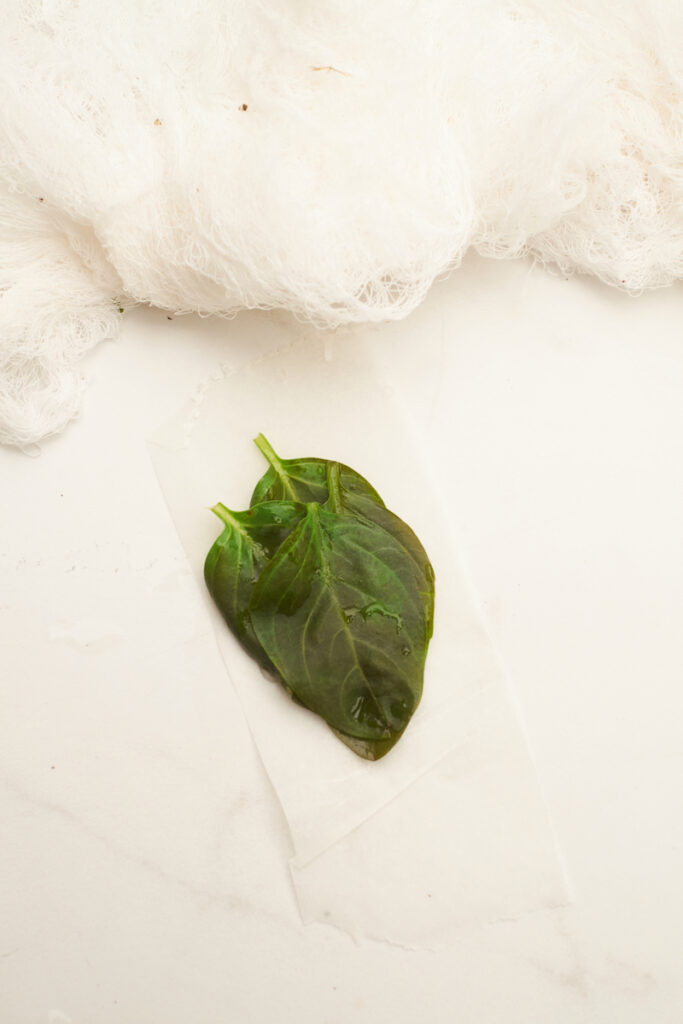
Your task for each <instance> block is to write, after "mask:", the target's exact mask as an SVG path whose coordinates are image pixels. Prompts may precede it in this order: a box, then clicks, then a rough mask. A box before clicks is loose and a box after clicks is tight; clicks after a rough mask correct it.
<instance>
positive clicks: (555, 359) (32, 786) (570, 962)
mask: <svg viewBox="0 0 683 1024" xmlns="http://www.w3.org/2000/svg"><path fill="white" fill-rule="evenodd" d="M682 314H683V291H682V290H681V286H677V287H675V288H672V289H669V290H666V291H662V292H658V293H654V294H648V295H645V296H643V297H641V298H639V299H637V300H634V299H631V298H628V297H625V296H623V295H620V294H618V293H616V292H614V291H611V290H609V289H607V288H604V287H603V286H601V285H599V284H597V283H595V282H593V281H591V280H587V279H573V280H570V281H566V280H565V279H564V278H562V277H552V276H550V275H549V274H547V273H546V272H544V271H543V270H541V269H540V268H532V267H530V266H529V265H527V264H525V263H509V264H508V263H505V264H504V263H493V262H486V263H484V262H482V261H480V260H478V259H474V258H472V259H469V260H468V261H467V262H466V264H465V265H464V267H463V268H461V269H460V270H458V271H457V272H455V273H454V274H452V275H451V277H450V278H449V279H448V280H446V281H443V282H441V283H440V284H438V285H437V286H435V287H434V289H433V290H432V292H431V294H430V296H429V297H428V299H427V300H426V302H425V304H424V305H423V306H422V307H421V309H419V310H418V311H417V312H416V313H415V314H413V316H412V317H410V318H409V319H408V320H407V321H405V322H403V323H400V324H394V325H386V326H383V327H378V328H376V329H374V331H373V332H370V333H371V334H373V335H376V337H377V339H378V351H379V353H380V357H381V358H382V359H384V360H385V363H386V372H387V373H388V374H389V375H393V377H394V379H395V387H396V390H397V392H398V393H399V394H400V395H401V396H402V399H403V400H404V401H408V402H410V403H411V404H412V406H413V407H414V410H415V412H416V413H417V415H418V416H419V417H420V418H421V422H424V423H425V426H426V428H427V429H428V430H431V431H434V432H436V431H439V432H440V436H441V437H442V438H443V437H444V436H447V437H448V443H449V452H450V456H449V464H448V466H447V467H446V469H445V471H446V472H447V473H448V474H449V480H450V483H451V487H450V489H451V492H452V493H455V494H457V501H456V502H454V506H453V508H452V510H449V514H452V516H453V520H454V522H455V523H456V524H457V530H458V533H459V535H460V537H461V538H462V543H463V547H464V552H465V555H466V558H467V562H468V567H469V571H470V575H471V577H472V580H473V582H474V585H475V588H476V590H477V593H478V595H479V598H480V601H481V605H482V608H483V609H484V613H485V616H486V619H487V623H488V625H489V628H490V631H491V634H492V637H493V639H494V641H495V643H496V645H497V647H498V650H499V651H500V653H501V655H502V658H503V660H504V662H505V664H506V666H507V668H508V671H509V674H510V676H511V679H512V682H513V685H514V688H515V692H516V694H517V697H518V700H519V704H520V706H521V709H522V713H523V717H524V720H525V723H526V730H527V734H528V739H529V744H530V747H531V750H532V752H533V755H534V758H535V761H536V765H537V769H538V774H539V778H540V782H541V785H542V789H543V792H544V795H545V799H546V801H547V804H548V807H549V810H550V813H551V816H552V820H553V823H554V826H555V830H556V834H557V838H558V841H559V844H560V847H561V849H562V851H563V856H564V860H565V862H566V866H567V870H568V873H569V877H570V879H571V885H572V894H573V902H572V904H571V905H570V906H568V907H564V908H561V909H559V910H548V911H541V912H538V913H535V914H529V915H526V916H524V917H522V918H520V919H517V920H510V921H503V922H499V923H496V924H490V925H487V926H485V927H481V928H478V929H474V930H472V931H469V932H466V933H463V934H462V936H461V937H460V938H459V939H458V940H457V942H454V943H453V944H452V945H451V946H450V947H449V948H447V949H440V950H438V951H436V952H435V951H430V950H407V949H404V948H400V947H398V946H395V945H391V944H388V943H383V942H379V941H361V942H354V941H353V940H352V939H351V938H350V937H349V936H348V935H347V934H346V933H344V932H343V931H341V930H338V929H336V928H333V927H330V926H326V925H324V924H311V925H303V924H302V923H301V919H300V916H299V910H298V907H297V903H296V900H295V897H294V892H293V888H292V882H291V877H290V874H289V869H288V864H287V862H288V859H289V857H290V856H291V842H290V838H289V834H288V831H287V827H286V824H285V821H284V818H283V815H282V811H281V809H280V805H279V803H278V801H277V799H276V797H275V794H274V792H273V789H272V787H271V785H270V782H269V779H268V777H267V776H266V774H265V771H264V769H263V767H262V764H261V761H260V759H259V756H258V754H257V752H256V748H255V746H254V743H253V741H252V738H251V735H250V732H249V729H248V727H247V724H246V722H245V719H244V715H243V712H242V708H241V706H240V704H239V702H238V700H237V697H236V694H235V692H234V690H233V688H232V685H231V682H230V680H229V678H228V676H227V674H226V670H225V667H224V664H223V661H222V660H221V657H220V655H219V653H218V649H217V647H216V642H215V637H214V633H213V627H212V624H211V620H210V618H209V616H208V615H207V610H206V605H205V601H204V597H203V595H202V594H201V593H200V591H199V588H198V587H197V584H196V582H195V578H194V576H193V575H192V573H191V571H190V568H189V565H188V562H187V559H186V556H185V552H184V550H183V548H182V546H181V543H180V541H179V539H178V536H177V534H176V532H175V529H174V526H173V524H172V522H171V519H170V516H169V512H168V509H167V506H166V504H165V501H164V499H163V497H162V495H161V492H160V489H159V486H158V484H157V480H156V478H155V475H154V473H153V471H152V468H151V462H150V457H149V453H148V450H147V447H146V444H145V438H146V437H147V436H148V435H149V434H151V433H152V431H153V430H154V429H155V428H156V427H157V426H158V424H160V423H161V422H163V421H164V420H165V419H167V418H168V417H169V416H171V415H172V414H173V413H174V412H175V411H176V410H177V409H178V407H180V406H181V405H182V404H183V402H185V401H186V400H187V398H188V397H189V396H191V395H192V393H193V391H194V390H195V389H196V388H197V387H198V386H200V385H201V383H202V381H204V380H206V378H207V376H208V375H209V374H211V373H212V371H214V370H215V368H216V366H217V365H218V364H221V363H222V364H224V365H227V366H229V367H236V366H239V365H240V364H242V363H245V362H247V361H248V360H249V359H250V358H252V356H253V355H255V354H256V353H257V351H258V348H259V325H260V324H262V323H263V322H264V317H265V316H266V315H265V314H256V313H254V314H243V315H241V316H240V317H238V318H237V319H235V320H232V321H218V320H200V319H198V318H196V317H172V318H171V319H170V320H169V319H168V314H166V313H165V312H162V311H157V310H154V311H150V310H137V311H134V312H132V313H130V314H126V317H125V321H124V326H123V332H122V335H121V338H120V339H119V340H118V341H117V342H115V343H107V344H105V345H103V346H101V347H100V348H99V349H98V350H96V351H95V352H94V353H93V354H92V356H91V357H90V359H89V360H88V361H87V363H86V365H85V372H86V374H87V376H88V378H89V380H90V387H89V390H88V391H87V393H86V396H85V402H84V410H83V414H82V416H81V418H80V419H79V420H78V421H77V422H75V423H74V424H72V425H71V426H70V427H69V429H68V430H67V431H66V433H65V434H64V435H62V436H61V437H59V438H57V439H55V440H52V441H50V442H47V443H45V444H44V445H43V446H42V452H41V454H40V456H39V457H34V458H29V457H27V456H25V455H23V454H20V453H18V452H16V451H12V450H8V449H4V450H1V451H0V480H1V481H2V499H1V501H0V663H1V664H0V695H1V698H2V713H1V714H0V730H1V734H0V799H1V801H2V811H1V815H2V818H1V820H2V823H3V828H2V832H3V841H2V843H1V844H0V1020H1V1021H2V1024H157V1022H162V1021H163V1022H164V1024H186V1022H188V1021H192V1022H197V1024H266V1022H268V1024H270V1022H271V1021H277V1022H278V1024H290V1022H291V1024H295V1022H296V1024H347V1022H349V1021H353V1022H354V1024H355V1022H358V1024H363V1022H371V1021H372V1022H373V1024H374V1022H378V1021H379V1022H383V1021H392V1022H397V1024H403V1022H406V1024H408V1022H413V1021H415V1020H420V1021H428V1022H429V1024H451V1022H454V1021H456V1022H457V1024H489V1022H491V1024H499V1022H500V1024H502V1022H505V1024H536V1022H538V1024H574V1022H584V1021H585V1022H590V1024H593V1022H597V1024H612V1022H614V1024H634V1022H638V1024H640V1022H642V1024H654V1022H656V1024H674V1022H676V1024H677V1022H679V1021H680V1020H681V1019H682V1016H683V980H682V978H681V972H680V959H681V957H680V953H681V948H682V946H683V935H682V930H683V929H682V928H681V920H683V883H682V882H681V877H680V876H681V871H680V866H681V860H682V857H683V849H682V838H683V824H682V820H683V816H682V814H681V809H682V806H683V800H682V798H683V793H682V789H683V771H682V767H683V765H682V763H681V762H682V760H683V740H682V739H681V714H682V712H683V696H682V687H681V682H682V680H683V643H682V641H681V636H682V634H683V630H682V628H681V621H682V620H683V539H682V536H683V528H682V527H681V523H683V401H682V400H681V396H682V395H683V337H682V336H681V335H682V334H683V331H682V329H681V323H683V317H682ZM389 349H390V350H391V352H390V353H389ZM456 826H457V823H453V826H452V827H456ZM413 869H414V867H410V868H407V869H406V870H413Z"/></svg>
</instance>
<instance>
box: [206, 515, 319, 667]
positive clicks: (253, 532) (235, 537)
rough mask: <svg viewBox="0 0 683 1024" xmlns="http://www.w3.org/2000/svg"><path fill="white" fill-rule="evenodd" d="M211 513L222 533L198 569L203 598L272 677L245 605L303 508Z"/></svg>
mask: <svg viewBox="0 0 683 1024" xmlns="http://www.w3.org/2000/svg"><path fill="white" fill-rule="evenodd" d="M211 511H212V512H214V513H215V514H216V515H217V516H218V518H219V519H220V520H221V521H222V522H223V523H224V525H225V529H224V530H223V532H222V533H221V535H220V537H218V539H217V540H216V541H215V543H214V544H213V546H212V547H211V549H210V551H209V553H208V555H207V556H206V561H205V563H204V579H205V581H206V585H207V587H208V589H209V593H210V594H211V596H212V597H213V599H214V601H215V602H216V605H217V606H218V609H219V611H220V613H221V615H222V616H223V618H224V619H225V621H226V622H227V624H228V626H229V627H230V629H231V630H232V631H233V633H234V634H235V636H236V637H237V639H238V640H239V642H240V643H241V644H242V646H243V647H244V649H245V650H246V651H247V652H248V653H249V654H250V655H251V656H252V657H253V658H254V659H255V660H256V661H258V663H259V664H260V665H261V666H262V667H263V668H265V669H267V670H268V671H271V672H272V671H273V666H272V664H271V661H270V659H269V658H268V656H267V654H266V653H265V652H264V650H263V648H262V646H261V644H260V643H259V641H258V639H257V638H256V634H255V633H254V630H253V628H252V626H251V622H250V621H249V612H248V608H249V599H250V597H251V592H252V590H253V587H254V583H255V581H256V579H257V578H258V576H259V574H260V573H261V571H262V570H263V568H264V567H265V566H266V565H267V564H268V561H269V560H270V559H271V558H272V557H273V555H274V554H275V552H276V551H277V550H278V548H279V547H280V546H281V544H282V543H283V541H284V540H286V538H287V537H288V536H289V534H290V533H291V532H292V530H293V529H294V527H295V526H296V525H297V524H298V523H299V522H300V521H301V520H302V518H303V517H304V516H305V514H306V507H305V505H301V504H297V503H295V502H292V501H268V502H262V503H261V504H260V505H257V506H255V507H254V508H250V509H248V510H247V511H246V512H232V511H231V510H230V509H228V508H226V507H225V505H223V504H221V503H220V502H219V503H218V504H217V505H214V507H213V508H212V509H211Z"/></svg>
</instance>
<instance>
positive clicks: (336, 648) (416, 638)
mask: <svg viewBox="0 0 683 1024" xmlns="http://www.w3.org/2000/svg"><path fill="white" fill-rule="evenodd" d="M432 595H433V573H432V572H431V566H429V563H428V561H426V562H425V564H423V565H422V566H420V565H419V564H418V563H417V561H416V560H415V558H414V557H413V556H412V555H411V554H410V553H409V552H408V551H406V549H405V547H404V546H403V544H402V543H401V540H400V539H397V537H395V536H394V535H393V534H392V533H390V532H389V531H387V530H385V529H384V528H383V527H381V526H379V525H378V524H376V523H373V522H371V521H370V520H368V519H365V518H363V517H359V516H354V515H348V514H346V513H338V512H335V511H331V510H329V509H328V508H321V507H320V505H319V504H317V503H314V502H311V503H308V504H307V505H306V514H305V516H304V518H303V519H301V521H300V522H299V524H298V526H296V527H295V529H294V530H293V532H292V533H291V534H290V536H289V537H288V539H287V540H285V541H284V543H283V544H282V545H281V547H280V548H278V550H277V552H276V554H275V555H274V557H273V558H272V560H271V561H270V562H268V563H267V564H266V566H265V567H264V568H263V570H262V572H261V574H260V576H259V578H258V580H257V582H256V583H255V584H254V588H253V591H252V596H251V601H250V603H249V616H250V619H251V625H252V626H253V629H254V632H255V634H256V637H257V638H258V641H259V642H260V643H261V645H262V647H263V650H264V651H265V653H266V655H267V656H268V657H269V659H270V661H271V662H272V664H273V665H274V666H275V668H276V670H277V672H278V673H279V675H280V676H281V678H282V679H283V681H284V682H285V684H286V685H287V686H288V688H290V689H291V691H292V692H293V693H294V694H295V695H296V696H297V697H298V698H299V700H300V701H301V702H302V703H303V704H305V705H306V707H308V708H310V709H311V710H312V711H315V712H316V713H317V714H319V715H320V716H321V717H322V718H324V719H325V721H326V722H327V723H328V725H330V726H331V727H332V728H333V729H335V730H337V731H338V732H339V733H341V734H343V736H346V737H350V738H352V739H354V740H372V741H377V740H389V739H394V741H395V739H397V738H398V735H400V733H401V732H403V730H404V729H405V727H406V725H407V724H408V721H409V720H410V717H411V715H412V714H413V712H414V710H415V708H416V707H417V705H418V703H419V700H420V697H421V694H422V679H423V674H424V662H425V657H426V653H427V645H428V642H429V638H430V636H431V628H432V600H433V597H432ZM343 736H342V737H341V738H343ZM387 749H388V748H387Z"/></svg>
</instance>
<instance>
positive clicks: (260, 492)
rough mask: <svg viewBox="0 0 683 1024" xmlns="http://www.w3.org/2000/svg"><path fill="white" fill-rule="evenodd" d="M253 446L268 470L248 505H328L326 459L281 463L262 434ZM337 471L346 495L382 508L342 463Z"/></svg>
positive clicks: (370, 489) (363, 482)
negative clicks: (272, 503) (285, 501)
mask: <svg viewBox="0 0 683 1024" xmlns="http://www.w3.org/2000/svg"><path fill="white" fill-rule="evenodd" d="M254 444H255V445H256V447H257V448H258V449H259V451H260V452H261V453H262V454H263V455H264V456H265V457H266V459H267V460H268V462H269V463H270V468H269V469H267V470H266V472H265V473H264V475H263V476H262V477H261V479H260V480H259V482H258V483H257V484H256V487H255V488H254V493H253V494H252V496H251V502H250V504H251V505H256V504H258V502H260V501H272V500H278V499H279V500H282V499H284V500H289V501H304V502H308V501H317V502H319V503H320V504H321V505H322V504H324V503H325V502H326V501H327V467H328V465H329V460H328V459H317V458H307V459H281V458H280V457H279V456H278V455H276V454H275V452H274V451H273V449H272V447H271V445H270V444H269V443H268V441H267V440H266V438H265V437H264V436H263V434H259V436H258V437H257V438H255V439H254ZM340 470H341V479H342V482H343V484H344V486H345V488H346V489H347V491H348V492H349V494H354V495H358V496H362V497H365V498H367V499H369V500H370V501H372V502H374V503H376V504H378V505H383V504H384V502H383V501H382V499H381V498H380V496H379V494H378V493H377V491H376V490H375V488H374V487H373V486H372V485H371V484H370V483H368V481H367V480H366V479H365V477H362V476H361V475H360V473H356V471H355V470H354V469H351V467H350V466H344V465H342V464H341V463H340Z"/></svg>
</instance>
